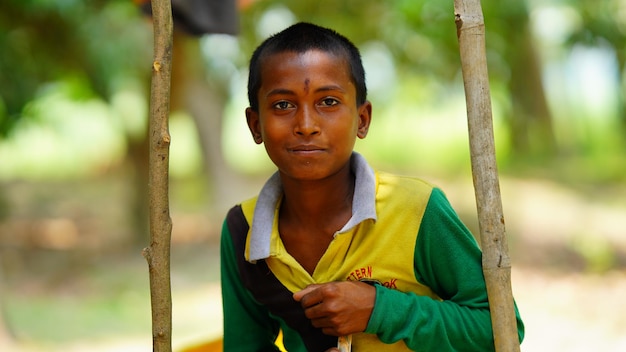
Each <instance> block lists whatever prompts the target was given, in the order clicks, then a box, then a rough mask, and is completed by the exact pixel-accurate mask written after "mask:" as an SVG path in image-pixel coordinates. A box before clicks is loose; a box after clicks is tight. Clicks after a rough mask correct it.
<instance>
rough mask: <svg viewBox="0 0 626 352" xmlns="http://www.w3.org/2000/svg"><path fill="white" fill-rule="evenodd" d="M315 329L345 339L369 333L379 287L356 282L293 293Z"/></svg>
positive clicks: (326, 285) (312, 286) (330, 283)
mask: <svg viewBox="0 0 626 352" xmlns="http://www.w3.org/2000/svg"><path fill="white" fill-rule="evenodd" d="M293 298H294V299H295V300H296V301H298V302H300V304H301V305H302V308H304V314H305V315H306V317H307V318H309V319H310V320H311V322H312V323H313V326H315V327H316V328H321V329H322V332H324V334H326V335H332V336H345V335H349V334H353V333H357V332H362V331H365V328H366V327H367V323H368V322H369V319H370V315H371V314H372V310H373V309H374V301H375V300H376V288H374V287H373V286H371V285H368V284H365V283H362V282H356V281H343V282H329V283H326V284H317V285H310V286H308V287H307V288H305V289H304V290H302V291H298V292H296V293H294V294H293Z"/></svg>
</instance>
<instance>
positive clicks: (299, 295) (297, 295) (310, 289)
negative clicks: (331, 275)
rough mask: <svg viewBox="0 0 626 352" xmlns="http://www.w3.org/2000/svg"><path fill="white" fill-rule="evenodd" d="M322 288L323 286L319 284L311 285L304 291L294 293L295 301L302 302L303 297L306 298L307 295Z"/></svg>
mask: <svg viewBox="0 0 626 352" xmlns="http://www.w3.org/2000/svg"><path fill="white" fill-rule="evenodd" d="M320 286H322V285H319V284H314V285H309V286H307V287H306V288H304V289H303V290H301V291H298V292H296V293H294V294H293V299H295V300H296V302H300V301H301V300H302V297H304V296H305V295H307V294H309V293H311V292H313V291H315V290H316V289H317V288H318V287H320Z"/></svg>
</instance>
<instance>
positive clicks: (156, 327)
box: [143, 0, 173, 352]
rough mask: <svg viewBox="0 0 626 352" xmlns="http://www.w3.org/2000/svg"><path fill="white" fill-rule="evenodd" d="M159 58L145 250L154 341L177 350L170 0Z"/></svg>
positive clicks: (161, 11)
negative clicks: (173, 289) (171, 186)
mask: <svg viewBox="0 0 626 352" xmlns="http://www.w3.org/2000/svg"><path fill="white" fill-rule="evenodd" d="M152 14H153V26H154V61H153V64H152V88H151V95H150V122H149V126H150V127H149V131H150V133H149V136H148V138H150V156H149V161H150V169H149V197H150V246H149V247H147V248H145V249H144V252H143V254H144V257H145V258H146V260H147V261H148V269H149V273H150V299H151V307H152V345H153V351H155V352H171V351H172V292H171V280H170V246H171V237H172V219H171V218H170V211H169V146H170V134H169V127H168V117H169V110H170V83H171V73H172V72H171V71H172V44H173V34H172V33H173V22H172V8H171V3H170V1H169V0H153V1H152Z"/></svg>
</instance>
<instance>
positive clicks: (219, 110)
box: [171, 31, 243, 221]
mask: <svg viewBox="0 0 626 352" xmlns="http://www.w3.org/2000/svg"><path fill="white" fill-rule="evenodd" d="M174 57H175V58H176V62H174V64H173V72H172V87H173V89H172V100H171V104H172V111H175V110H182V111H185V112H187V113H188V114H189V115H190V116H191V117H192V118H193V120H194V123H195V125H196V129H197V132H198V137H199V138H198V139H199V141H200V144H201V145H200V147H201V149H202V154H203V161H204V169H205V172H206V174H207V176H208V177H207V182H208V189H209V194H210V197H211V203H212V204H213V209H212V210H213V211H212V212H211V214H215V216H217V219H215V220H219V219H221V217H222V215H223V214H224V213H225V212H226V210H227V209H228V208H229V207H230V206H231V205H232V204H233V203H235V202H236V201H238V200H240V199H241V198H240V196H241V197H243V196H242V195H241V194H237V192H234V189H236V187H233V185H236V184H238V183H239V182H238V181H241V176H240V175H239V174H238V173H236V172H235V171H234V170H233V169H232V168H231V167H230V166H229V165H228V164H227V163H226V161H225V160H224V157H223V153H222V121H223V119H224V107H225V105H226V101H227V99H228V95H227V88H226V87H223V86H220V85H221V84H223V83H220V82H218V80H210V77H208V75H209V72H208V70H207V68H206V66H205V64H204V62H203V57H202V51H201V48H200V42H199V39H198V38H197V37H192V36H189V35H187V34H186V33H182V32H180V31H175V33H174ZM242 182H243V181H242ZM218 214H219V215H218ZM220 221H221V220H220Z"/></svg>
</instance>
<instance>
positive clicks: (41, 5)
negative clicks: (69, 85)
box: [0, 0, 151, 135]
mask: <svg viewBox="0 0 626 352" xmlns="http://www.w3.org/2000/svg"><path fill="white" fill-rule="evenodd" d="M146 29H147V28H146V27H145V24H144V23H143V21H142V19H141V17H140V15H139V13H138V11H137V9H136V8H135V7H134V5H133V4H132V3H131V2H130V1H125V0H116V1H89V2H83V1H74V0H65V1H44V0H40V1H18V0H10V1H5V2H4V4H3V7H2V11H0V51H2V53H3V54H2V55H1V56H0V102H2V104H0V105H2V106H3V107H4V108H3V109H2V110H3V111H0V134H4V135H6V133H7V132H8V131H10V129H11V128H12V127H14V126H15V123H16V122H17V121H18V120H19V119H20V118H21V117H22V115H21V113H22V109H23V108H24V106H25V105H26V104H27V103H28V102H29V101H31V100H32V99H33V98H35V97H36V95H37V94H38V92H39V91H40V89H41V87H42V86H44V85H45V84H48V83H52V82H55V81H66V80H68V79H69V80H70V81H72V80H74V79H75V77H79V78H78V81H80V82H81V83H83V88H82V89H84V90H85V92H90V91H91V92H93V94H97V95H98V96H101V97H104V98H108V97H109V96H110V94H111V92H112V91H113V89H114V86H115V84H116V82H117V80H119V79H120V78H121V77H126V76H129V75H135V76H137V75H142V74H144V75H145V73H142V72H140V68H141V67H142V66H143V67H146V66H147V64H146V63H147V62H149V53H150V49H151V48H150V45H145V46H143V47H142V46H137V43H142V42H143V43H151V41H150V37H149V32H148V31H146ZM144 71H145V70H144Z"/></svg>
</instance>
